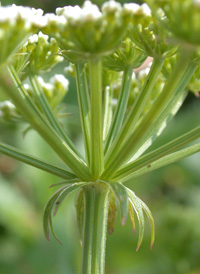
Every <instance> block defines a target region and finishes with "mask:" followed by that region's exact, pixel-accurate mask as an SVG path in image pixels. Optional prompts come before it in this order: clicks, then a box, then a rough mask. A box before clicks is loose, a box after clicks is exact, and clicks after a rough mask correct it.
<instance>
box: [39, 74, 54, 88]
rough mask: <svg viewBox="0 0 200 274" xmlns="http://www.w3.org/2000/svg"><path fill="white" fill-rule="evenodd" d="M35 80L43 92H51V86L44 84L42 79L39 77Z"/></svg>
mask: <svg viewBox="0 0 200 274" xmlns="http://www.w3.org/2000/svg"><path fill="white" fill-rule="evenodd" d="M37 78H38V82H39V84H40V85H41V87H42V88H44V89H45V90H52V84H49V83H45V82H44V80H43V78H42V77H40V76H38V77H37Z"/></svg>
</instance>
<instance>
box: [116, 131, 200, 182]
mask: <svg viewBox="0 0 200 274" xmlns="http://www.w3.org/2000/svg"><path fill="white" fill-rule="evenodd" d="M199 138H200V127H197V128H195V129H193V130H191V131H189V132H187V133H186V134H184V135H182V136H180V137H178V138H176V139H175V140H173V141H171V142H169V143H167V144H166V145H164V146H162V147H159V148H157V149H155V150H153V151H151V152H149V153H148V154H146V155H144V156H142V157H140V158H139V159H137V160H136V161H133V162H131V163H129V164H128V165H126V166H125V167H123V168H122V169H120V170H119V171H118V172H117V173H116V174H115V175H114V176H113V180H117V181H118V180H120V182H121V181H126V180H127V177H128V176H129V175H130V176H131V175H132V174H133V173H134V172H137V170H140V169H142V168H144V167H147V168H150V167H151V163H153V162H155V161H156V160H159V159H161V158H162V157H165V156H166V155H168V154H170V153H174V152H176V151H177V150H178V149H181V148H183V147H184V146H186V145H188V144H190V143H192V142H193V141H195V140H197V139H199Z"/></svg>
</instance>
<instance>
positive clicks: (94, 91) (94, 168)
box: [88, 58, 103, 179]
mask: <svg viewBox="0 0 200 274" xmlns="http://www.w3.org/2000/svg"><path fill="white" fill-rule="evenodd" d="M88 66H89V81H90V98H91V106H90V111H91V127H90V130H91V134H90V136H91V142H90V153H91V155H90V170H91V173H92V176H93V178H94V179H98V178H99V176H100V174H101V172H102V169H103V130H102V128H103V124H102V79H101V77H102V67H101V60H100V59H96V58H91V59H90V60H89V62H88Z"/></svg>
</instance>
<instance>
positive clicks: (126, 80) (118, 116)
mask: <svg viewBox="0 0 200 274" xmlns="http://www.w3.org/2000/svg"><path fill="white" fill-rule="evenodd" d="M132 74H133V66H127V67H126V68H125V70H124V73H123V78H122V84H121V90H120V94H119V98H118V102H117V106H116V110H115V113H114V117H113V120H112V124H111V126H110V129H109V132H108V136H107V138H106V143H105V148H104V153H105V154H106V152H107V150H108V148H109V146H110V144H111V143H112V141H113V139H115V137H116V136H117V134H118V132H119V130H120V128H121V125H122V123H123V120H124V115H125V112H126V107H127V103H128V98H129V93H130V88H131V80H132Z"/></svg>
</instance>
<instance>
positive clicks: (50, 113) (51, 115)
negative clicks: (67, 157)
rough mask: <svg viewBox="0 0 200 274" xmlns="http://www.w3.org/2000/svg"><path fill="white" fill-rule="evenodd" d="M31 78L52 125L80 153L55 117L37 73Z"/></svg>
mask: <svg viewBox="0 0 200 274" xmlns="http://www.w3.org/2000/svg"><path fill="white" fill-rule="evenodd" d="M29 80H30V83H31V85H32V88H33V91H34V93H35V95H36V97H37V99H38V103H39V104H40V107H41V109H42V110H43V112H44V114H45V116H46V117H47V119H48V121H49V123H50V125H51V126H52V127H53V128H54V130H55V131H56V132H57V133H58V134H59V135H60V137H61V138H62V139H63V140H64V141H65V142H66V144H67V145H68V146H69V147H70V148H71V149H72V150H73V151H74V152H75V153H76V154H77V155H78V152H77V151H76V149H75V147H74V145H73V143H72V142H71V140H70V139H69V138H68V136H67V135H66V133H65V132H64V130H63V128H62V127H61V125H60V124H59V122H58V120H57V118H56V117H55V115H54V113H53V111H52V109H51V106H50V105H49V102H48V100H47V98H46V96H45V94H44V92H42V90H41V87H40V85H39V83H38V79H37V77H36V76H35V75H30V76H29ZM79 157H80V155H79Z"/></svg>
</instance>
